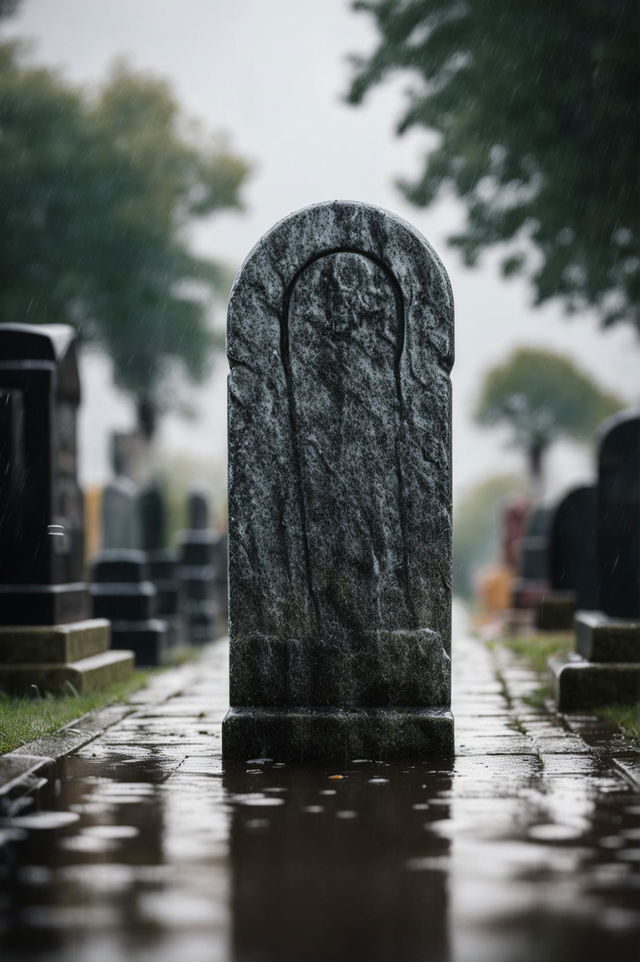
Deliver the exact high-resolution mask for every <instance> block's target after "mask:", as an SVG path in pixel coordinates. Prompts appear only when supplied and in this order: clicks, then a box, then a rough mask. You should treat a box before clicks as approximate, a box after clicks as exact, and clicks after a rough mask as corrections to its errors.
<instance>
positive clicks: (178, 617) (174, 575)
mask: <svg viewBox="0 0 640 962" xmlns="http://www.w3.org/2000/svg"><path fill="white" fill-rule="evenodd" d="M138 514H139V518H140V534H141V543H142V547H143V549H144V551H145V552H146V554H147V561H148V567H149V576H150V578H151V581H152V582H153V584H154V585H155V587H156V592H157V604H156V612H157V615H158V616H159V617H160V618H162V620H163V621H166V623H167V629H168V634H169V646H170V647H175V646H176V645H178V644H180V643H181V642H182V639H183V635H184V632H183V619H182V601H181V599H182V591H181V587H180V581H179V576H178V566H179V555H178V551H177V550H176V549H174V548H168V547H167V546H166V545H167V520H168V519H167V514H168V511H167V496H166V492H165V488H164V486H163V485H162V484H161V483H160V482H159V481H152V482H151V483H149V484H147V485H146V486H145V487H143V488H142V490H141V491H140V493H139V495H138Z"/></svg>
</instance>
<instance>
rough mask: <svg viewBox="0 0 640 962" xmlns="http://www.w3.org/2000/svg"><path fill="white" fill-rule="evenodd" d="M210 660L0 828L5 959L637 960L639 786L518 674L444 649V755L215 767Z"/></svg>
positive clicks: (216, 668) (214, 671) (214, 655)
mask: <svg viewBox="0 0 640 962" xmlns="http://www.w3.org/2000/svg"><path fill="white" fill-rule="evenodd" d="M225 659H226V649H225V645H224V644H223V643H219V644H218V645H217V646H214V647H213V648H212V649H211V650H210V651H208V652H207V653H206V654H205V655H204V657H203V661H202V662H201V663H200V664H198V665H195V666H191V667H189V668H187V669H183V670H182V671H183V676H184V679H185V684H184V686H183V690H182V692H181V693H180V694H178V695H174V696H173V697H170V698H168V699H167V700H166V701H164V702H163V703H160V704H158V703H157V699H156V700H155V701H154V700H153V699H152V698H150V696H149V693H147V692H143V693H140V694H139V695H138V696H137V699H138V706H139V707H138V711H137V712H136V713H135V714H134V715H131V716H129V717H128V718H127V719H125V720H124V721H122V722H120V723H119V724H117V725H115V726H114V727H112V728H111V729H109V730H108V731H106V732H105V733H104V735H102V736H101V737H100V738H99V739H97V740H96V741H94V742H91V743H90V744H88V745H87V746H85V747H84V748H83V749H82V750H80V751H79V752H78V753H77V754H76V755H73V756H71V757H69V758H67V759H66V760H65V761H64V762H62V763H61V766H60V773H59V775H60V777H59V780H58V781H57V782H56V783H55V784H54V785H53V786H52V787H51V788H50V790H49V791H48V792H47V791H45V792H44V793H43V794H42V795H41V796H40V798H39V800H38V802H37V804H36V805H35V806H34V805H27V806H25V807H24V808H23V809H21V810H20V811H19V812H17V814H16V815H15V817H13V818H9V819H5V820H4V821H3V822H2V824H0V958H1V959H2V960H4V962H13V960H18V959H19V960H43V962H44V960H47V962H63V960H64V962H67V960H73V962H103V960H104V962H107V960H109V962H112V960H116V962H119V960H127V962H129V960H132V962H143V960H147V959H148V960H152V959H153V960H154V962H164V960H172V962H173V960H178V962H200V960H202V962H205V960H206V962H213V960H247V962H258V960H279V962H306V960H309V962H315V960H321V959H322V960H324V962H343V960H345V962H346V960H348V962H360V960H362V962H378V960H380V962H382V960H384V962H405V960H406V962H414V960H415V962H418V960H420V962H424V960H461V962H467V960H468V962H485V960H486V962H528V960H531V962H533V960H536V962H539V960H548V962H549V960H550V962H553V960H556V959H557V960H563V962H567V960H573V959H579V960H580V962H589V960H598V962H602V960H603V959H606V958H607V955H608V954H609V953H610V957H611V958H612V959H613V958H614V957H615V960H616V962H626V960H633V962H637V960H638V959H639V958H640V795H639V794H638V793H637V791H634V789H633V788H632V786H631V784H630V782H629V781H627V780H625V778H624V777H623V776H622V774H621V772H620V770H619V769H618V767H617V766H616V764H615V763H614V762H613V761H612V758H611V753H610V739H609V741H607V739H608V738H609V736H607V738H605V737H604V736H600V735H599V733H598V730H597V729H585V731H587V734H588V737H589V740H590V741H591V742H592V746H591V747H589V746H588V745H587V744H585V742H584V741H583V740H582V739H581V738H580V737H578V736H577V735H576V734H572V733H571V732H569V731H567V730H566V728H565V727H563V726H562V724H561V723H560V722H559V721H558V720H556V719H555V718H554V717H552V716H549V715H548V714H547V713H545V712H544V711H543V710H541V709H534V708H531V707H530V706H529V705H528V704H527V702H526V696H527V694H528V693H530V692H531V691H532V689H534V688H535V686H536V684H537V679H536V678H535V676H533V675H532V674H531V673H529V672H527V671H523V670H521V669H519V668H517V667H515V666H514V665H512V664H506V665H505V664H501V665H499V666H498V673H497V674H496V670H497V668H496V662H495V660H494V657H493V656H492V655H491V654H490V652H488V651H487V649H486V648H485V647H484V646H483V645H482V644H481V643H479V642H476V641H472V640H464V641H461V642H459V644H458V646H457V650H456V651H455V695H456V697H455V704H454V711H455V716H456V725H457V742H458V754H457V757H456V760H455V762H454V763H452V764H451V765H445V766H438V765H437V764H434V763H433V762H431V763H429V762H416V763H411V764H384V763H381V762H378V761H376V760H375V759H373V760H367V759H354V760H353V761H352V762H351V763H350V764H349V765H348V766H347V767H346V768H337V769H335V770H333V769H329V768H326V767H315V768H300V767H294V766H285V765H282V764H279V763H278V761H277V760H273V761H272V760H267V759H252V760H247V763H246V764H242V765H238V766H233V767H227V766H225V767H224V768H223V766H222V763H221V759H220V721H221V718H222V715H223V714H224V711H225V708H226V668H225ZM160 677H162V676H160ZM155 684H156V686H157V685H162V684H164V682H162V681H158V682H156V683H155ZM152 690H153V686H152ZM156 695H157V693H156ZM632 761H633V760H632Z"/></svg>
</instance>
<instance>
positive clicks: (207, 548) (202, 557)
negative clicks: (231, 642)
mask: <svg viewBox="0 0 640 962" xmlns="http://www.w3.org/2000/svg"><path fill="white" fill-rule="evenodd" d="M216 541H217V535H216V534H215V532H214V531H212V530H211V529H210V528H209V497H208V494H207V492H206V491H205V490H203V489H200V488H194V489H192V490H191V491H190V492H189V495H188V498H187V530H186V531H184V532H183V533H182V534H181V535H180V537H179V547H178V551H179V558H180V562H179V568H178V576H179V580H180V585H181V590H182V597H183V609H184V630H185V634H186V640H187V641H188V642H190V643H191V644H203V643H205V642H208V641H213V639H214V638H215V637H216V635H217V634H218V609H217V606H216V601H215V586H214V554H215V545H216Z"/></svg>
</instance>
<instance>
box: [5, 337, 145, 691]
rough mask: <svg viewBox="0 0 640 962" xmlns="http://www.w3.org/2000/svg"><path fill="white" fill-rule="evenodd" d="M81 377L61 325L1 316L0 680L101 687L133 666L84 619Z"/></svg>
mask: <svg viewBox="0 0 640 962" xmlns="http://www.w3.org/2000/svg"><path fill="white" fill-rule="evenodd" d="M79 403H80V380H79V375H78V365H77V358H76V348H75V340H74V333H73V330H72V328H70V327H67V326H64V325H43V326H40V327H34V326H30V325H26V324H2V325H0V625H1V626H2V627H0V687H2V688H5V689H7V690H11V691H22V690H24V688H28V687H29V685H32V684H35V685H37V686H38V687H40V688H43V689H46V690H50V691H56V690H60V689H64V687H65V685H67V684H68V683H69V684H71V685H73V686H74V688H76V689H77V690H85V689H90V688H100V687H103V686H105V685H107V684H109V683H110V682H111V681H114V680H116V679H118V678H122V677H125V676H126V675H127V674H129V673H130V671H131V668H132V665H133V659H132V656H131V653H130V652H113V651H112V652H109V651H107V649H108V646H109V625H108V622H106V621H104V620H102V619H92V620H87V618H88V614H89V610H90V601H89V596H88V592H87V590H86V585H85V582H84V580H83V576H84V518H83V498H82V492H81V490H80V487H79V484H78V478H77V451H76V413H77V408H78V405H79Z"/></svg>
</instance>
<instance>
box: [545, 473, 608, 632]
mask: <svg viewBox="0 0 640 962" xmlns="http://www.w3.org/2000/svg"><path fill="white" fill-rule="evenodd" d="M548 559H549V560H548V563H549V580H550V591H549V592H545V594H544V595H543V597H542V599H541V601H540V604H539V607H538V612H537V620H536V624H537V627H538V628H539V629H540V630H542V631H562V630H569V629H571V628H572V626H573V615H574V612H575V610H576V608H578V609H583V610H584V609H587V610H593V609H594V608H596V607H597V603H598V594H597V592H598V577H597V570H596V488H595V486H594V485H580V486H579V487H576V488H572V489H571V490H570V491H569V492H568V493H567V494H566V495H565V496H564V497H563V498H562V499H561V500H560V501H559V503H558V505H557V506H556V508H555V510H554V512H553V515H552V519H551V529H550V534H549V546H548Z"/></svg>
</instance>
